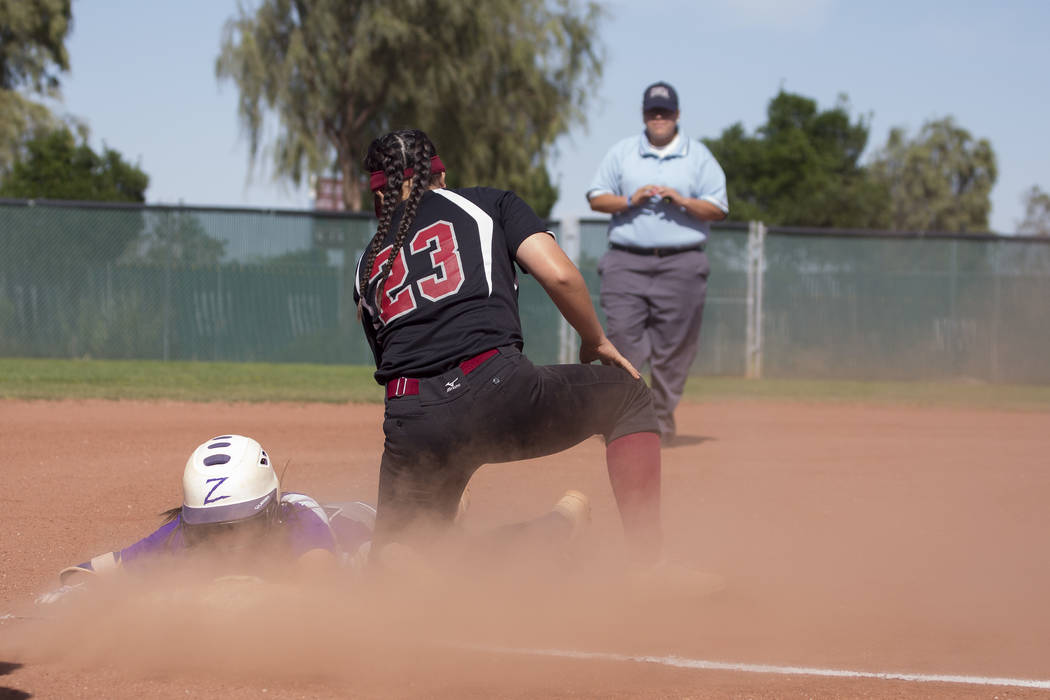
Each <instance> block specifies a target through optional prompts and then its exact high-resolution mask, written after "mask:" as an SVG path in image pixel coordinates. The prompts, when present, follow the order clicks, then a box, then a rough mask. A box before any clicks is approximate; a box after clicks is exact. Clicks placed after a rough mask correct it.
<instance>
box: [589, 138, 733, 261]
mask: <svg viewBox="0 0 1050 700" xmlns="http://www.w3.org/2000/svg"><path fill="white" fill-rule="evenodd" d="M644 185H661V186H663V187H671V188H673V189H674V190H675V191H676V192H678V193H679V194H681V195H682V196H684V197H689V198H692V199H703V200H706V201H708V202H710V203H711V204H714V205H715V206H716V207H718V208H719V209H721V210H722V211H724V212H726V213H727V214H728V213H729V200H728V197H727V196H726V174H725V172H723V171H722V166H720V165H719V164H718V161H717V160H715V157H714V156H713V155H712V154H711V151H710V150H708V148H707V146H705V145H704V144H702V143H701V142H700V141H697V140H694V139H690V138H688V137H687V136H686V135H685V134H684V133H683V132H682V129H681V128H679V129H678V133H677V134H676V135H675V138H674V140H673V141H672V142H671V143H669V144H668V145H667V146H666V147H664V148H663V149H657V148H655V147H654V146H653V145H652V144H650V143H649V139H648V138H647V137H646V135H645V132H644V131H643V132H642V134H641V135H640V136H630V137H628V138H625V139H623V140H622V141H620V142H618V143H616V144H615V145H614V146H613V147H612V148H611V149H609V152H608V153H606V154H605V158H604V159H602V163H601V166H599V168H598V174H597V175H596V176H595V178H594V182H593V184H592V185H591V187H590V189H589V190H587V199H588V200H590V199H591V197H594V196H595V195H599V194H615V195H618V196H621V197H630V196H631V195H632V194H634V193H635V192H636V191H637V190H638V188H639V187H642V186H644ZM710 230H711V227H710V222H707V221H700V220H699V219H697V218H695V217H692V216H690V215H689V214H688V213H686V211H685V210H684V209H683V208H681V207H679V206H676V205H674V204H667V203H665V202H664V201H663V200H662V199H660V198H659V197H653V198H652V199H651V200H650V201H648V202H645V203H643V204H641V205H640V206H636V207H631V208H629V209H628V210H627V211H625V212H621V213H619V214H613V216H612V219H611V220H610V222H609V241H610V242H612V243H618V244H620V245H630V246H640V247H643V248H677V247H682V246H691V245H696V244H698V243H703V242H704V241H706V240H707V236H708V234H709V233H710Z"/></svg>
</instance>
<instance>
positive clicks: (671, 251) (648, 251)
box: [609, 243, 704, 258]
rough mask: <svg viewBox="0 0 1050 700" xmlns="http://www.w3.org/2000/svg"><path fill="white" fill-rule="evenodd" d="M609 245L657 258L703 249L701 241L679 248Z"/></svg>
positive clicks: (614, 248) (615, 248)
mask: <svg viewBox="0 0 1050 700" xmlns="http://www.w3.org/2000/svg"><path fill="white" fill-rule="evenodd" d="M609 247H610V248H612V249H613V250H622V251H623V252H625V253H632V254H634V255H652V256H655V257H657V258H666V257H667V256H669V255H678V254H679V253H688V252H689V251H691V250H699V251H701V252H703V250H704V244H703V243H697V244H696V245H687V246H681V247H679V248H643V247H642V246H636V245H623V244H621V243H610V244H609Z"/></svg>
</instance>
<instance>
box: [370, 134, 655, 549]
mask: <svg viewBox="0 0 1050 700" xmlns="http://www.w3.org/2000/svg"><path fill="white" fill-rule="evenodd" d="M365 168H366V169H367V170H368V171H369V172H371V188H372V191H373V194H374V197H375V206H376V215H377V217H378V219H379V226H378V230H377V232H376V234H375V236H374V238H373V239H372V242H371V244H370V246H369V247H368V249H367V250H366V251H365V254H364V255H363V257H362V259H361V261H360V262H359V265H358V270H357V272H358V274H357V284H356V287H355V300H356V301H357V302H358V309H359V314H360V317H361V320H362V323H363V325H364V330H365V334H366V336H367V338H368V342H369V345H370V346H371V348H372V352H373V354H374V356H375V361H376V373H375V377H376V380H377V381H378V382H379V383H380V384H383V385H385V387H386V412H385V417H384V422H383V430H384V433H385V437H386V440H385V443H384V451H383V458H382V465H381V468H380V475H379V498H378V504H377V508H378V513H377V517H376V525H375V532H374V539H373V541H374V543H375V547H374V548H373V552H376V551H380V550H381V549H382V547H383V546H384V545H386V544H388V543H393V542H406V541H408V542H409V543H411V544H415V545H418V544H420V540H421V539H422V540H423V541H425V540H426V538H427V537H432V536H434V534H435V533H436V532H439V531H440V529H441V527H440V526H441V525H442V524H451V523H452V522H453V520H454V518H455V516H456V512H457V508H458V504H459V500H460V496H461V494H462V493H463V490H464V488H465V487H466V485H467V482H468V481H469V479H470V477H471V475H472V474H473V473H474V472H475V471H476V470H477V469H478V467H480V466H481V465H483V464H487V463H495V462H508V461H513V460H519V459H528V458H533V457H539V456H543V455H549V454H553V453H556V452H559V451H561V450H564V449H567V448H569V447H572V446H573V445H576V444H578V443H580V442H582V441H583V440H585V439H587V438H588V437H590V436H592V435H595V434H600V435H603V436H604V438H605V441H606V446H607V447H606V463H607V468H608V472H609V478H610V481H611V483H612V487H613V492H614V495H615V497H616V500H617V504H618V506H619V510H620V514H621V518H622V520H623V524H624V531H625V534H626V536H627V540H628V544H629V547H630V550H631V552H632V553H633V555H634V556H635V558H636V559H637V560H639V561H640V562H645V561H655V560H656V559H658V558H659V556H660V547H661V532H660V452H659V434H658V428H657V423H656V418H655V415H654V413H653V405H652V398H651V396H650V393H649V389H648V388H647V387H646V385H645V383H644V382H643V381H642V380H641V379H640V378H639V375H638V372H637V371H636V370H635V368H634V367H632V366H631V365H630V363H629V362H628V361H627V360H626V359H625V358H624V357H623V356H622V355H621V354H620V353H619V352H618V351H617V350H616V348H615V347H614V346H613V345H612V343H611V342H610V341H609V339H608V338H607V337H606V336H605V333H604V331H603V330H602V327H601V325H600V323H599V322H598V318H597V316H596V314H595V312H594V307H593V305H592V304H591V298H590V293H589V292H588V290H587V288H586V286H585V284H584V282H583V278H582V276H581V275H580V273H579V270H577V268H576V266H575V265H574V264H573V263H572V261H570V260H569V259H568V257H567V256H566V255H565V254H564V252H563V251H562V250H561V248H560V247H559V246H558V244H557V243H556V242H555V239H554V237H553V235H552V234H551V233H550V232H549V231H548V230H547V228H546V226H545V225H544V223H543V222H542V221H541V220H540V219H539V217H537V216H536V214H535V213H534V212H533V211H532V209H531V208H530V207H529V206H528V205H527V204H526V203H525V202H524V201H522V200H521V199H520V198H519V197H518V196H517V195H515V194H514V193H513V192H506V191H501V190H495V189H490V188H485V187H474V188H467V189H458V190H449V189H445V172H444V170H445V168H444V165H443V164H442V162H441V159H440V158H439V157H438V156H437V153H436V151H435V149H434V146H433V144H432V143H431V142H430V139H429V138H427V136H426V134H424V133H423V132H421V131H418V130H405V131H396V132H392V133H389V134H387V135H385V136H383V137H381V138H379V139H376V140H375V141H373V142H372V144H371V146H370V147H369V150H368V155H367V157H366V159H365ZM515 263H516V264H517V265H519V266H520V267H521V268H522V269H523V270H525V271H526V272H528V273H529V274H532V275H533V276H534V277H535V278H536V279H537V280H538V281H539V283H540V284H541V285H542V286H543V288H544V289H545V290H546V291H547V293H548V294H549V295H550V297H551V298H552V300H553V301H554V303H555V305H556V306H557V307H558V309H559V310H560V311H561V313H562V314H563V315H564V316H565V318H566V320H568V322H569V323H570V324H571V325H572V326H573V327H574V328H575V329H576V330H577V331H578V332H579V334H580V337H581V347H580V361H581V364H578V365H558V366H547V367H537V366H534V365H533V364H532V363H531V362H529V360H528V359H527V358H526V357H525V356H524V355H523V354H522V352H521V350H522V346H523V339H522V333H521V322H520V319H519V316H518V304H517V278H516V273H515ZM594 360H599V361H600V362H601V364H599V365H592V364H590V363H591V362H593V361H594Z"/></svg>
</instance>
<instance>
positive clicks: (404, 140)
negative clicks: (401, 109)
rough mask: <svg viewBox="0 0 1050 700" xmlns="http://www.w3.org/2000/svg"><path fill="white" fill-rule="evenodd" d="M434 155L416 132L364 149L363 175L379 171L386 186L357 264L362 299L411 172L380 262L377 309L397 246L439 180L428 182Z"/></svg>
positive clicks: (405, 132) (394, 134) (379, 140)
mask: <svg viewBox="0 0 1050 700" xmlns="http://www.w3.org/2000/svg"><path fill="white" fill-rule="evenodd" d="M436 154H437V149H435V148H434V144H433V143H431V141H430V139H429V138H428V137H427V135H426V134H425V133H423V132H422V131H420V130H418V129H403V130H401V131H392V132H390V133H389V134H386V135H385V136H381V137H379V138H377V139H376V140H375V141H373V142H372V143H371V145H370V146H369V147H368V155H366V156H365V163H364V166H365V172H375V171H382V173H383V174H384V175H385V176H386V184H385V185H384V186H383V188H382V190H380V192H382V194H383V205H382V208H381V209H380V210H379V212H378V214H379V227H378V229H377V230H376V234H375V236H373V237H372V242H371V243H370V244H369V246H368V249H367V250H366V251H365V258H364V262H363V264H362V265H361V277H360V279H359V282H358V284H359V286H360V288H361V298H362V299H364V296H365V293H366V291H367V289H368V280H369V279H371V277H372V268H373V267H374V266H375V261H376V257H377V256H378V255H379V251H380V250H382V249H383V243H384V241H386V237H387V234H388V233H389V232H390V223H391V220H392V219H393V216H394V210H395V209H396V208H397V205H398V204H399V203H400V202H401V186H402V184H403V183H404V180H405V170H407V169H408V168H411V169H412V188H411V190H410V191H409V193H408V197H407V198H406V199H405V211H404V212H403V213H402V214H401V221H400V223H399V225H398V227H397V234H396V235H395V236H394V247H393V249H392V250H391V251H390V257H388V258H387V259H386V262H384V263H383V268H382V270H381V272H380V276H379V283H378V284H377V285H376V298H375V300H374V301H375V302H376V305H377V307H378V305H379V300H380V299H382V294H383V287H384V285H385V284H386V280H387V278H388V277H389V276H390V270H391V268H393V266H394V260H395V259H396V258H397V256H398V254H399V253H400V252H401V247H402V246H403V245H404V243H405V238H406V237H407V236H408V232H409V229H411V227H412V223H413V221H414V220H415V218H416V212H417V210H418V209H419V202H420V201H421V200H422V199H423V193H424V192H426V191H427V189H429V187H430V186H431V185H433V184H435V183H436V181H437V178H438V177H440V174H435V175H434V178H433V179H432V177H431V172H430V159H431V158H432V157H433V156H434V155H436Z"/></svg>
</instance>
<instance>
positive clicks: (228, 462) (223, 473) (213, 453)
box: [182, 435, 280, 526]
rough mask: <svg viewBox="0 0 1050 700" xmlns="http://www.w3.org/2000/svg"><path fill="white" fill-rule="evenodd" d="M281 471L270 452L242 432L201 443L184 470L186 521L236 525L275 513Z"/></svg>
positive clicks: (278, 496)
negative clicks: (272, 462) (273, 464)
mask: <svg viewBox="0 0 1050 700" xmlns="http://www.w3.org/2000/svg"><path fill="white" fill-rule="evenodd" d="M279 498H280V494H279V485H278V482H277V474H276V472H274V470H273V466H272V465H271V464H270V458H269V457H268V456H267V454H266V451H265V450H264V449H263V448H262V446H261V445H260V444H259V443H258V442H256V441H255V440H253V439H251V438H249V437H244V436H243V435H220V436H218V437H214V438H212V439H211V440H208V441H207V442H204V443H202V444H201V445H200V446H199V447H198V448H197V449H196V450H194V451H193V454H192V455H190V458H189V460H188V461H187V462H186V469H185V471H183V473H182V522H183V523H185V524H186V525H191V526H193V525H216V524H220V523H234V522H238V521H241V520H247V519H249V518H255V517H257V516H259V515H263V514H266V515H272V514H273V513H274V512H276V509H277V504H278V500H279Z"/></svg>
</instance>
